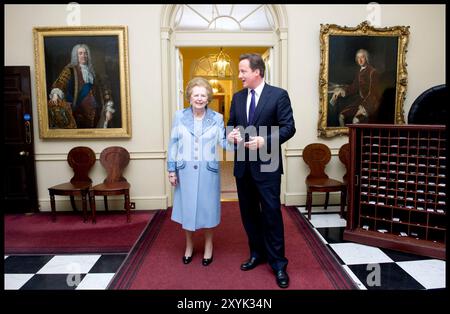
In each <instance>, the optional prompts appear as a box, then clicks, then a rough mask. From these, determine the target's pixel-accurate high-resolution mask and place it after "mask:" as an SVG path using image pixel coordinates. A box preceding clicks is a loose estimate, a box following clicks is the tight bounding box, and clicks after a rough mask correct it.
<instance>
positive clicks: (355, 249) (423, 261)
mask: <svg viewBox="0 0 450 314" xmlns="http://www.w3.org/2000/svg"><path fill="white" fill-rule="evenodd" d="M298 209H299V210H300V212H301V213H302V214H305V213H306V211H305V208H304V207H299V208H298ZM310 223H311V225H312V227H313V228H314V230H315V231H316V232H317V233H318V234H319V236H320V238H321V240H322V241H323V242H324V243H325V244H326V245H327V246H328V247H329V248H330V249H331V251H332V252H333V254H334V255H335V256H336V257H337V259H338V261H339V262H340V263H341V265H342V267H343V268H344V269H345V271H346V272H347V273H348V274H349V275H350V277H351V278H352V279H353V280H354V281H355V282H356V284H357V285H358V287H359V289H362V290H366V289H367V290H376V289H379V290H388V289H389V290H390V289H393V290H396V289H400V290H408V289H412V290H423V289H440V288H445V261H443V260H438V259H433V258H431V257H426V256H419V255H414V254H408V253H402V252H398V251H392V250H388V249H383V248H377V247H373V246H368V245H363V244H358V243H354V242H348V241H344V240H343V239H342V236H343V233H344V229H345V226H346V221H345V219H342V218H340V217H339V208H338V207H335V206H330V207H329V208H328V209H327V210H324V209H317V208H314V209H313V210H312V213H311V221H310Z"/></svg>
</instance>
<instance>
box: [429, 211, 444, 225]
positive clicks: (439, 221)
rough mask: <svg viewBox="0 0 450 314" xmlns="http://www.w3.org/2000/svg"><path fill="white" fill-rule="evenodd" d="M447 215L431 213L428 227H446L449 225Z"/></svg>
mask: <svg viewBox="0 0 450 314" xmlns="http://www.w3.org/2000/svg"><path fill="white" fill-rule="evenodd" d="M446 220H447V216H446V215H444V214H437V213H436V214H435V213H433V214H430V215H429V220H428V227H433V228H441V229H445V228H446V226H447V221H446Z"/></svg>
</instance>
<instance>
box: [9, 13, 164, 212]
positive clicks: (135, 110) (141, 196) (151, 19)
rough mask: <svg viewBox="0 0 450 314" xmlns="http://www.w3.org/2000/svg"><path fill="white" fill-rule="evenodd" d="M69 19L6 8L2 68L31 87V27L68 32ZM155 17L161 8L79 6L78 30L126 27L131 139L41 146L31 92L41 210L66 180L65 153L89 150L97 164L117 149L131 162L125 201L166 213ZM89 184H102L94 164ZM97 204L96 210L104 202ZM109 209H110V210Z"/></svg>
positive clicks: (98, 167)
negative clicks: (22, 71)
mask: <svg viewBox="0 0 450 314" xmlns="http://www.w3.org/2000/svg"><path fill="white" fill-rule="evenodd" d="M68 13H69V11H66V5H6V6H5V65H29V66H30V67H31V81H32V86H34V83H35V77H34V75H35V71H34V69H35V65H34V55H33V51H34V48H33V27H38V26H67V24H66V18H67V14H68ZM160 16H161V6H160V5H82V6H81V25H92V26H95V25H126V26H128V46H129V47H128V49H129V67H130V99H131V117H132V121H131V126H132V138H131V139H95V140H87V139H83V140H42V139H40V138H39V136H38V135H39V132H38V119H37V117H38V116H37V109H36V106H37V101H36V90H35V89H32V100H33V106H34V108H33V114H34V134H35V150H36V168H37V181H38V198H39V203H40V205H41V210H43V211H46V210H49V209H50V205H49V195H48V191H47V188H48V187H50V186H52V185H54V184H57V183H62V181H63V180H67V179H69V178H70V177H71V174H72V172H71V169H70V168H69V166H68V165H67V162H66V155H67V152H68V151H69V150H70V148H72V147H73V146H77V145H86V146H89V147H91V148H92V149H93V150H94V151H95V152H96V153H97V159H98V157H99V154H100V152H101V151H102V149H104V148H105V147H107V146H112V145H120V146H123V147H125V148H127V149H128V150H129V152H130V154H131V159H132V160H131V162H130V164H129V166H128V168H127V169H126V172H125V174H124V175H125V177H126V178H127V179H128V181H129V182H130V183H131V184H132V189H131V191H130V193H131V195H130V196H131V200H132V201H133V202H136V208H138V209H153V208H155V209H157V208H166V206H167V196H166V192H165V184H166V176H165V171H164V169H165V148H164V144H163V143H164V142H163V133H162V130H163V110H162V97H161V64H160V60H161V49H160ZM91 178H92V179H93V181H94V182H95V183H97V182H101V181H102V180H103V179H104V171H103V169H102V166H101V165H100V163H99V162H97V163H96V164H95V165H94V168H93V170H92V173H91ZM58 199H59V200H60V202H59V203H60V204H57V209H58V210H59V209H61V210H62V209H68V208H69V203H68V202H67V197H59V198H58V197H57V201H58ZM97 203H98V204H97V205H98V206H99V207H100V210H101V209H102V208H103V202H101V201H97ZM119 203H120V202H119ZM119 203H118V204H119ZM112 206H114V205H112ZM112 206H111V208H114V207H112ZM119 208H121V205H120V204H119Z"/></svg>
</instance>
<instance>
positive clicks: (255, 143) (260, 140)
mask: <svg viewBox="0 0 450 314" xmlns="http://www.w3.org/2000/svg"><path fill="white" fill-rule="evenodd" d="M264 143H265V140H264V137H262V136H250V141H248V142H245V143H244V146H245V147H247V148H248V149H250V150H257V149H260V148H261V147H263V146H264Z"/></svg>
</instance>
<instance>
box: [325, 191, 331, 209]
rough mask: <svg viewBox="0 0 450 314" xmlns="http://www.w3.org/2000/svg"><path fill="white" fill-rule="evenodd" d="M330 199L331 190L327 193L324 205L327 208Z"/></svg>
mask: <svg viewBox="0 0 450 314" xmlns="http://www.w3.org/2000/svg"><path fill="white" fill-rule="evenodd" d="M329 200H330V192H327V193H326V194H325V207H324V209H327V207H328V201H329Z"/></svg>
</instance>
